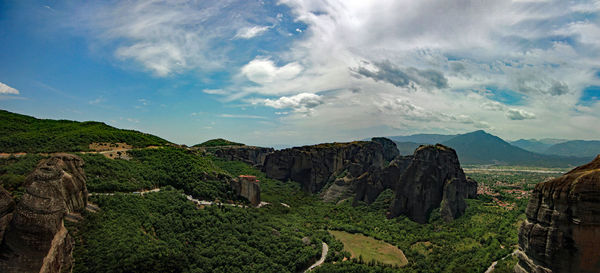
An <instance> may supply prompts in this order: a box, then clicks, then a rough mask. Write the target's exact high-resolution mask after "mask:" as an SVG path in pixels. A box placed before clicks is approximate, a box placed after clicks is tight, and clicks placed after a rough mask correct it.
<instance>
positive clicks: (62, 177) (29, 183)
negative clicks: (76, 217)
mask: <svg viewBox="0 0 600 273" xmlns="http://www.w3.org/2000/svg"><path fill="white" fill-rule="evenodd" d="M82 167H83V160H81V158H79V157H78V156H75V155H71V154H58V155H55V156H52V157H50V158H48V159H44V160H42V161H41V162H40V163H39V164H38V166H37V167H36V169H35V170H34V171H33V172H32V173H31V174H30V175H29V176H28V177H27V178H26V180H25V184H24V186H25V188H26V190H25V194H24V195H23V197H22V198H21V201H20V202H19V203H18V204H17V205H16V207H15V210H14V215H13V218H12V220H11V222H10V225H9V228H8V230H7V231H6V232H5V234H4V241H3V242H2V245H1V246H0V272H60V271H61V270H66V271H68V270H70V267H71V249H72V239H71V237H70V236H69V234H68V232H67V231H66V229H65V227H64V225H63V217H64V216H65V215H66V214H68V213H74V212H80V211H82V210H83V209H84V208H85V206H86V204H87V189H86V185H85V175H84V172H83V169H82Z"/></svg>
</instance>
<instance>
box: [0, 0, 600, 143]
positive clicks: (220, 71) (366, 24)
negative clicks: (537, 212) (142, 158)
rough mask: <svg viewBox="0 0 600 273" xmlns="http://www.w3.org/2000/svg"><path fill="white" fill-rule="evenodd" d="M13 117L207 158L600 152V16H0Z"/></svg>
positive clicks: (574, 12)
mask: <svg viewBox="0 0 600 273" xmlns="http://www.w3.org/2000/svg"><path fill="white" fill-rule="evenodd" d="M0 63H1V65H0V108H1V109H5V110H9V111H13V112H18V113H22V114H27V115H33V116H35V117H39V118H53V119H74V120H82V121H83V120H98V121H103V122H106V123H107V124H110V125H113V126H116V127H119V128H133V129H138V130H142V131H145V132H150V133H153V134H157V135H159V136H162V137H164V138H166V139H168V140H171V141H174V142H177V143H184V144H195V143H198V142H201V141H204V140H207V139H210V138H215V137H224V138H228V139H232V140H235V141H241V142H244V143H248V144H254V145H265V146H268V145H279V144H310V143H317V142H325V141H346V140H354V139H362V138H366V137H371V136H386V135H406V134H412V133H464V132H469V131H474V130H480V129H483V130H486V131H488V132H490V133H492V134H495V135H498V136H500V137H502V138H505V139H511V140H512V139H519V138H547V137H549V138H568V139H598V138H600V102H599V101H600V1H567V0H557V1H551V0H547V1H546V0H513V1H509V0H479V1H476V0H472V1H469V0H456V1H430V0H418V1H417V0H396V1H375V0H372V1H361V0H359V1H348V0H339V1H335V0H328V1H322V0H319V1H317V0H314V1H311V0H281V1H226V0H217V1H209V0H202V1H86V2H85V3H84V4H81V3H79V2H78V1H64V2H63V1H16V0H15V1H10V0H9V1H0Z"/></svg>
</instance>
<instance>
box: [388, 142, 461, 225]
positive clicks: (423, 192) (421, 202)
mask: <svg viewBox="0 0 600 273" xmlns="http://www.w3.org/2000/svg"><path fill="white" fill-rule="evenodd" d="M467 184H468V182H467V178H466V177H465V174H464V172H463V170H462V168H461V167H460V164H459V162H458V157H457V155H456V152H455V151H454V150H453V149H452V148H449V147H446V146H443V145H440V144H437V145H435V146H433V145H424V146H420V147H419V148H417V150H416V151H415V153H414V155H413V158H412V161H411V162H410V165H408V167H407V168H406V170H405V171H404V172H403V173H402V174H401V175H400V177H399V179H398V182H397V183H396V187H395V189H394V192H395V196H394V200H393V202H392V206H391V208H390V216H392V217H394V216H398V215H406V216H408V217H409V218H410V219H412V220H413V221H416V222H419V223H425V222H426V221H427V217H428V216H429V213H430V212H431V211H432V210H433V209H435V208H438V207H440V212H441V216H442V218H443V219H444V220H447V221H448V220H452V219H454V218H456V217H458V216H460V215H462V214H463V213H464V211H465V208H466V203H465V200H464V199H465V198H467V197H468V192H467V189H468V185H467Z"/></svg>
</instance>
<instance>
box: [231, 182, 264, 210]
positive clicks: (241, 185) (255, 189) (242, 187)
mask: <svg viewBox="0 0 600 273" xmlns="http://www.w3.org/2000/svg"><path fill="white" fill-rule="evenodd" d="M230 184H231V187H232V188H233V191H234V192H235V194H237V195H239V196H242V197H244V198H246V199H248V201H250V203H251V204H252V205H253V206H258V205H259V204H260V185H259V181H258V180H256V176H250V175H240V176H239V177H238V178H236V179H231V180H230Z"/></svg>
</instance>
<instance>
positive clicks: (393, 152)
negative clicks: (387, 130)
mask: <svg viewBox="0 0 600 273" xmlns="http://www.w3.org/2000/svg"><path fill="white" fill-rule="evenodd" d="M371 141H373V142H377V143H379V144H381V146H383V159H384V160H385V161H387V162H390V161H392V160H393V159H394V158H396V157H397V156H399V155H400V151H399V150H398V147H396V142H393V141H392V140H390V139H388V138H385V137H374V138H372V139H371Z"/></svg>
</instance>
